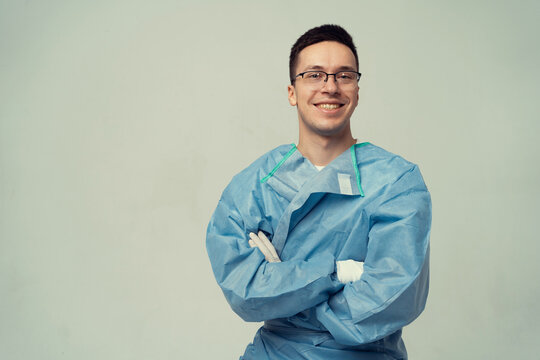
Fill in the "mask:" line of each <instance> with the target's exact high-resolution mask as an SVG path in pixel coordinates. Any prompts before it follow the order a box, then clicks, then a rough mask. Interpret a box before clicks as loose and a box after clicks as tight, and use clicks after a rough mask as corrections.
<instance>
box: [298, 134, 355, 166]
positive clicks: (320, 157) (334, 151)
mask: <svg viewBox="0 0 540 360" xmlns="http://www.w3.org/2000/svg"><path fill="white" fill-rule="evenodd" d="M355 143H356V139H354V138H353V137H352V135H351V133H350V132H349V133H347V134H346V135H345V136H343V137H339V138H336V137H326V136H317V137H309V138H306V137H302V136H300V139H299V141H298V146H297V148H298V150H299V151H300V152H301V153H302V155H303V156H304V157H305V158H307V159H308V160H309V161H311V163H312V164H313V165H328V164H329V163H330V162H331V161H332V160H334V159H335V158H336V157H338V156H339V155H341V154H342V153H343V152H344V151H345V150H347V149H348V148H350V147H351V146H352V145H354V144H355Z"/></svg>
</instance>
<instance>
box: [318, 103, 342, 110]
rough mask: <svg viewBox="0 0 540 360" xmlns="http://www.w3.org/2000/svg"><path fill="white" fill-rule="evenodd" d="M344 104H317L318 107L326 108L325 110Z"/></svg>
mask: <svg viewBox="0 0 540 360" xmlns="http://www.w3.org/2000/svg"><path fill="white" fill-rule="evenodd" d="M342 106H343V105H342V104H317V107H318V108H321V109H325V110H334V109H337V108H340V107H342Z"/></svg>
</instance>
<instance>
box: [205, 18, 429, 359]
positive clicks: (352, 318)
mask: <svg viewBox="0 0 540 360" xmlns="http://www.w3.org/2000/svg"><path fill="white" fill-rule="evenodd" d="M289 65H290V80H291V85H289V86H288V96H289V102H290V104H291V105H292V106H296V107H297V111H298V123H299V140H298V145H282V146H279V147H277V148H276V149H274V150H272V151H270V152H268V153H267V154H265V155H263V156H262V157H260V158H259V159H258V160H256V161H255V162H254V163H253V164H251V165H250V166H249V167H247V168H246V169H245V170H243V171H242V172H240V173H239V174H238V175H236V176H235V177H234V178H233V180H232V181H231V183H230V184H229V185H228V186H227V188H226V189H225V191H224V192H223V195H222V197H221V199H220V201H219V204H218V206H217V208H216V210H215V212H214V214H213V216H212V219H211V221H210V224H209V225H208V233H207V243H206V244H207V250H208V254H209V257H210V261H211V263H212V268H213V270H214V275H215V277H216V280H217V282H218V283H219V285H220V287H221V288H222V290H223V293H224V294H225V297H226V298H227V301H228V302H229V304H230V305H231V307H232V309H233V310H234V311H235V312H236V313H237V314H238V315H240V316H241V317H242V318H243V319H244V320H246V321H264V326H263V327H262V328H261V329H259V331H258V332H257V334H256V336H255V339H254V340H253V343H251V344H250V345H248V347H247V349H246V351H245V354H244V355H243V357H242V359H258V360H260V359H405V358H407V352H406V350H405V346H404V344H403V341H402V339H401V329H402V328H403V326H405V325H407V324H409V323H410V322H411V321H413V320H414V319H415V318H416V317H417V316H418V315H419V314H420V313H421V312H422V310H423V309H424V305H425V302H426V298H427V292H428V273H429V265H428V258H429V231H430V223H431V202H430V196H429V193H428V191H427V189H426V186H425V184H424V181H423V180H422V176H421V174H420V172H419V170H418V168H417V166H416V165H414V164H411V163H410V162H408V161H406V160H404V159H403V158H401V157H399V156H396V155H394V154H391V153H389V152H387V151H385V150H383V149H381V148H379V147H377V146H374V145H371V144H369V143H362V144H357V143H356V139H354V138H353V136H352V134H351V129H350V118H351V115H352V114H353V112H354V109H355V108H356V106H357V104H358V80H359V79H360V73H358V57H357V53H356V48H355V46H354V44H353V41H352V38H351V36H350V35H349V34H348V33H347V32H346V31H345V30H344V29H343V28H341V27H339V26H336V25H323V26H320V27H317V28H314V29H311V30H309V31H307V32H306V33H305V34H304V35H302V36H301V37H300V38H299V39H298V40H297V41H296V43H295V44H294V46H293V47H292V50H291V55H290V63H289Z"/></svg>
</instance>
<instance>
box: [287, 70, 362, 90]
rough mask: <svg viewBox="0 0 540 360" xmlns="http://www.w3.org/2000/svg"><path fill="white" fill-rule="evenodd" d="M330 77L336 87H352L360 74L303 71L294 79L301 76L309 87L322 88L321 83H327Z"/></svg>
mask: <svg viewBox="0 0 540 360" xmlns="http://www.w3.org/2000/svg"><path fill="white" fill-rule="evenodd" d="M330 75H333V76H334V80H335V81H336V83H337V84H338V85H344V86H345V85H354V84H356V83H357V82H358V81H359V80H360V76H362V74H360V73H359V72H356V71H340V72H337V73H335V74H329V73H327V72H324V71H320V70H318V71H304V72H303V73H300V74H298V75H296V76H295V77H294V78H295V79H296V78H297V77H299V76H301V77H302V80H303V81H304V82H305V83H306V84H309V85H319V86H322V84H323V82H327V81H328V77H329V76H330Z"/></svg>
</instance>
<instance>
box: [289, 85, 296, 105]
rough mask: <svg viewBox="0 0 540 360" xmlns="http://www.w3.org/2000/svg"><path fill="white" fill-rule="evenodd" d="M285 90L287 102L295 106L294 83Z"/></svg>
mask: <svg viewBox="0 0 540 360" xmlns="http://www.w3.org/2000/svg"><path fill="white" fill-rule="evenodd" d="M287 92H288V93H289V104H291V106H296V89H295V88H294V85H289V86H287Z"/></svg>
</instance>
